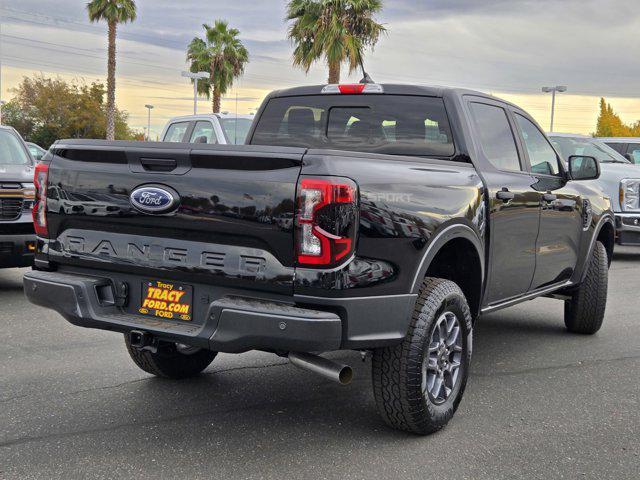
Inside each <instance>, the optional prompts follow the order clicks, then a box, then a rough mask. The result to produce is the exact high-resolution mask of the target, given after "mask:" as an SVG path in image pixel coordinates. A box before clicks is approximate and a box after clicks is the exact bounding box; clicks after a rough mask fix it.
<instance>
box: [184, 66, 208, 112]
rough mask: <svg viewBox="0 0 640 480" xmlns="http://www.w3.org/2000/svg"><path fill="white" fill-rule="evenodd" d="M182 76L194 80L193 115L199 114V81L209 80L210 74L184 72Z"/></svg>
mask: <svg viewBox="0 0 640 480" xmlns="http://www.w3.org/2000/svg"><path fill="white" fill-rule="evenodd" d="M182 76H183V77H186V78H190V79H192V80H193V114H194V115H197V114H198V79H205V78H209V72H195V73H193V72H182Z"/></svg>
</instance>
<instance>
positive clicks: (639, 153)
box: [629, 143, 640, 165]
mask: <svg viewBox="0 0 640 480" xmlns="http://www.w3.org/2000/svg"><path fill="white" fill-rule="evenodd" d="M629 154H630V155H631V158H633V163H635V164H636V165H640V144H635V143H634V144H630V145H629Z"/></svg>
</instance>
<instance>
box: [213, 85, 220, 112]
mask: <svg viewBox="0 0 640 480" xmlns="http://www.w3.org/2000/svg"><path fill="white" fill-rule="evenodd" d="M220 97H221V95H220V90H218V89H217V88H216V87H213V101H212V102H211V103H212V106H213V113H220V101H221V98H220Z"/></svg>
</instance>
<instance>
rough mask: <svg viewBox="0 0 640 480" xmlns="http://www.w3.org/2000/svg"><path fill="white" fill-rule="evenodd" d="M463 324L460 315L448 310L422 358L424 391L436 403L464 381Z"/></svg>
mask: <svg viewBox="0 0 640 480" xmlns="http://www.w3.org/2000/svg"><path fill="white" fill-rule="evenodd" d="M461 365H462V328H461V326H460V321H459V320H458V317H457V316H456V315H455V314H454V313H452V312H444V313H443V314H442V315H440V317H439V318H438V320H437V322H436V324H435V327H434V328H433V330H432V332H431V338H430V339H429V344H428V347H427V350H426V351H425V355H424V360H423V362H422V394H423V395H424V396H425V397H426V398H427V399H429V400H431V401H432V402H433V403H435V404H436V405H439V404H442V403H444V402H446V401H447V400H448V399H449V397H450V396H451V394H452V393H453V391H454V390H455V388H456V387H457V385H458V382H459V381H460V378H461V375H460V368H461Z"/></svg>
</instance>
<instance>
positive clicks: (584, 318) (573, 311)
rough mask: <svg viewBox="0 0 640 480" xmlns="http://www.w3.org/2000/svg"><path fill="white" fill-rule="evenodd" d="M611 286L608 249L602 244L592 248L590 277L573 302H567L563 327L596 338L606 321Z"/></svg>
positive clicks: (587, 275)
mask: <svg viewBox="0 0 640 480" xmlns="http://www.w3.org/2000/svg"><path fill="white" fill-rule="evenodd" d="M608 283H609V261H608V258H607V250H606V248H605V247H604V245H603V244H602V243H600V242H596V244H595V245H594V247H593V252H592V254H591V258H590V259H589V265H587V274H586V276H585V278H584V281H583V282H582V284H580V286H579V287H578V288H577V289H576V290H574V291H573V293H572V297H571V299H570V300H566V301H565V302H564V324H565V325H566V326H567V330H569V331H570V332H573V333H582V334H586V335H593V334H594V333H596V332H597V331H598V330H600V327H602V322H603V321H604V312H605V308H606V306H607V288H608Z"/></svg>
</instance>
